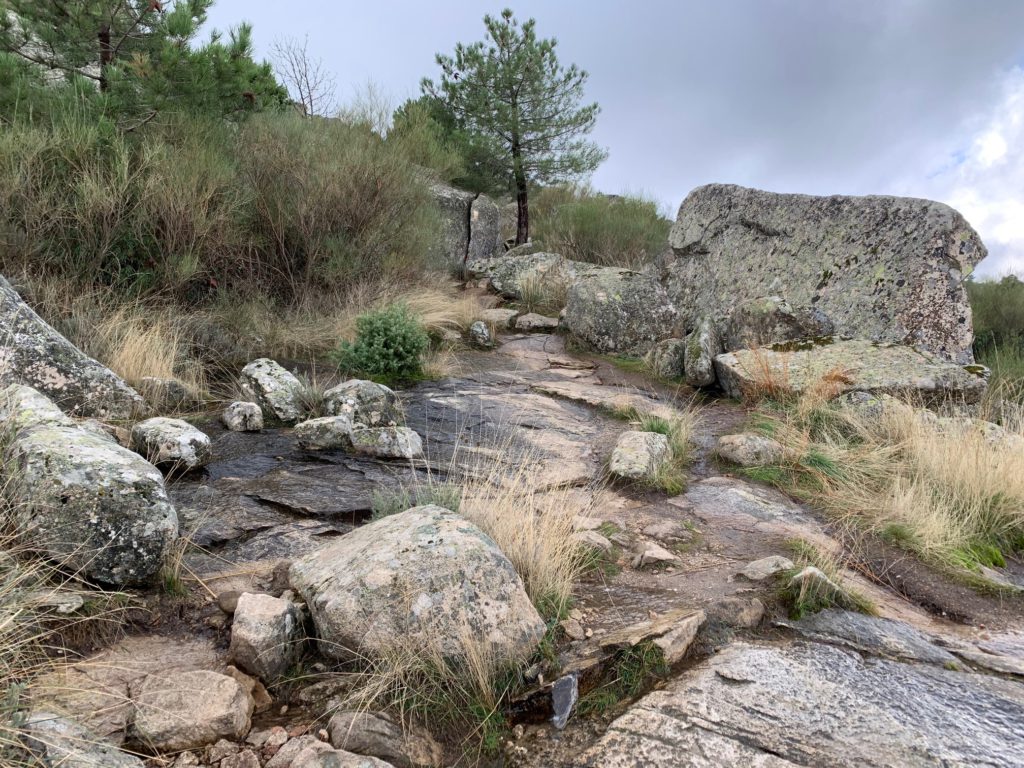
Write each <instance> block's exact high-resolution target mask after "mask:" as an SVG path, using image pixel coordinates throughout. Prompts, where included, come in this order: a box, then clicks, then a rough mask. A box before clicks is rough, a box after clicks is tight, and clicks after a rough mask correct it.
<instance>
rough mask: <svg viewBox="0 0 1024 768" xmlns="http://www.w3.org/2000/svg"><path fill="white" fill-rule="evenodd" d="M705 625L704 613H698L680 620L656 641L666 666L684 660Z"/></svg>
mask: <svg viewBox="0 0 1024 768" xmlns="http://www.w3.org/2000/svg"><path fill="white" fill-rule="evenodd" d="M703 625H704V611H697V612H696V613H694V614H692V615H690V616H687V617H685V618H683V619H682V620H680V621H679V623H678V624H676V625H675V626H674V627H673V628H672V629H670V630H669V631H668V632H666V633H665V634H663V635H662V636H661V637H657V638H655V639H654V644H655V645H656V646H658V647H659V648H661V652H662V654H663V655H664V657H665V663H666V664H675V663H677V662H679V661H681V660H682V658H683V657H684V656H685V655H686V652H687V651H688V650H689V649H690V645H691V644H692V643H693V640H694V638H695V637H697V632H698V631H700V628H701V627H702V626H703Z"/></svg>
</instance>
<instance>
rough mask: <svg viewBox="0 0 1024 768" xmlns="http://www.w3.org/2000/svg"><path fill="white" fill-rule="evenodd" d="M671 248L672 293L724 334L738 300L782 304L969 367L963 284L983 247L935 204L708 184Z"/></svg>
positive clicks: (843, 330) (681, 219) (686, 210)
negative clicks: (774, 298)
mask: <svg viewBox="0 0 1024 768" xmlns="http://www.w3.org/2000/svg"><path fill="white" fill-rule="evenodd" d="M669 244H670V245H671V247H672V249H673V252H674V256H673V257H670V258H669V259H668V261H667V262H666V277H667V282H666V284H667V287H668V290H669V293H670V295H671V296H672V299H673V302H674V304H675V305H676V306H677V307H679V308H680V309H681V310H682V311H685V312H690V313H693V315H694V316H696V315H699V314H705V313H710V314H712V315H713V316H714V319H715V320H716V322H718V323H720V324H722V325H723V326H724V324H725V322H726V321H727V320H728V318H729V316H730V315H731V314H732V310H733V308H734V307H736V306H737V305H738V304H740V303H742V302H744V301H748V300H750V299H757V298H760V297H763V296H779V297H781V298H783V299H785V300H786V301H788V302H789V303H790V304H792V306H794V307H806V308H813V309H817V310H819V311H821V312H823V313H824V315H826V316H827V317H828V318H829V319H830V320H831V322H832V323H833V324H834V325H835V332H836V333H837V334H838V335H841V336H849V337H853V338H862V339H870V340H873V341H887V342H897V343H901V344H909V345H912V346H920V347H922V348H924V349H927V350H929V351H931V352H933V353H935V354H937V355H939V356H940V357H943V358H945V359H947V360H953V361H957V362H961V363H969V362H971V361H972V356H971V342H972V337H973V333H972V329H971V308H970V304H969V303H968V300H967V294H966V292H965V290H964V287H963V278H964V277H965V276H966V275H968V274H970V272H971V270H972V269H973V268H974V266H975V265H976V264H977V263H978V262H979V261H981V259H983V258H984V257H985V255H986V250H985V246H984V245H983V244H982V242H981V239H980V238H979V237H978V234H977V233H976V232H975V231H974V230H973V229H972V228H971V226H970V225H969V224H968V223H967V221H966V220H965V219H964V218H963V216H961V215H960V214H959V213H957V212H956V211H954V210H953V209H952V208H950V207H948V206H946V205H943V204H941V203H936V202H932V201H929V200H918V199H913V198H902V197H882V196H871V197H843V196H833V197H814V196H811V195H788V194H775V193H772V192H762V191H760V190H756V189H747V188H745V187H737V186H732V185H726V184H711V185H707V186H703V187H698V188H697V189H695V190H694V191H693V192H691V193H690V194H689V195H688V196H687V198H686V200H684V201H683V204H682V206H681V207H680V208H679V214H678V216H677V218H676V223H675V225H674V226H673V227H672V230H671V233H670V234H669Z"/></svg>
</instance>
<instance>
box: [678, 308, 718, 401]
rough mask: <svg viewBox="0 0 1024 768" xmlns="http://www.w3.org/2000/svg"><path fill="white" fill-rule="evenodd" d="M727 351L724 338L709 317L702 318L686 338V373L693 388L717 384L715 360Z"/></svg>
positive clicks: (687, 381)
mask: <svg viewBox="0 0 1024 768" xmlns="http://www.w3.org/2000/svg"><path fill="white" fill-rule="evenodd" d="M724 351H725V349H724V348H723V344H722V337H721V336H720V335H719V333H718V329H717V328H716V327H715V324H714V322H712V320H711V319H710V318H709V317H702V318H700V320H698V321H697V325H696V327H695V328H694V329H693V330H692V331H690V333H689V334H688V335H687V336H686V358H685V362H684V373H685V378H686V383H687V384H689V385H690V386H691V387H710V386H711V385H712V384H714V383H715V381H716V377H715V358H716V357H718V355H720V354H722V352H724Z"/></svg>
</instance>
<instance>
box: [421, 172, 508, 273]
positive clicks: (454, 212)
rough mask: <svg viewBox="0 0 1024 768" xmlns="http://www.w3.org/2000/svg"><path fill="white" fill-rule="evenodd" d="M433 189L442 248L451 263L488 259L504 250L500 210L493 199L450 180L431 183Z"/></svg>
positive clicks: (443, 253) (457, 263)
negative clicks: (439, 220) (449, 181)
mask: <svg viewBox="0 0 1024 768" xmlns="http://www.w3.org/2000/svg"><path fill="white" fill-rule="evenodd" d="M430 191H431V192H432V193H433V195H434V201H435V202H436V203H437V206H438V209H439V210H440V213H441V222H442V233H441V235H442V236H441V249H442V255H443V257H444V258H445V260H446V261H448V263H450V264H452V265H461V264H463V263H465V262H466V261H467V260H473V259H488V258H490V257H491V256H494V255H495V254H497V253H500V252H501V251H502V250H504V248H503V246H502V242H503V241H502V237H501V213H500V211H499V210H498V206H497V205H496V204H495V203H494V201H493V200H491V199H490V198H488V197H487V196H486V195H475V194H474V193H472V192H466V191H464V190H461V189H456V188H455V187H451V186H448V185H447V184H439V183H438V184H431V186H430Z"/></svg>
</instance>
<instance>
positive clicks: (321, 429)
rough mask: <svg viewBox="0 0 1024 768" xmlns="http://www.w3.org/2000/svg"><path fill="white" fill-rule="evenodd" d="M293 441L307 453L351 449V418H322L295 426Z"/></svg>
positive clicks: (342, 416)
mask: <svg viewBox="0 0 1024 768" xmlns="http://www.w3.org/2000/svg"><path fill="white" fill-rule="evenodd" d="M295 439H296V440H297V441H298V443H299V447H301V448H305V449H306V450H307V451H335V450H339V449H343V448H350V447H352V417H351V416H349V415H348V414H342V415H339V416H323V417H321V418H319V419H310V420H309V421H304V422H302V423H301V424H296V425H295Z"/></svg>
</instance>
